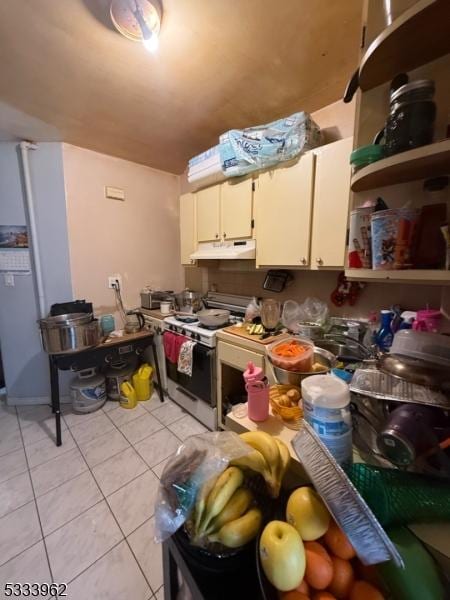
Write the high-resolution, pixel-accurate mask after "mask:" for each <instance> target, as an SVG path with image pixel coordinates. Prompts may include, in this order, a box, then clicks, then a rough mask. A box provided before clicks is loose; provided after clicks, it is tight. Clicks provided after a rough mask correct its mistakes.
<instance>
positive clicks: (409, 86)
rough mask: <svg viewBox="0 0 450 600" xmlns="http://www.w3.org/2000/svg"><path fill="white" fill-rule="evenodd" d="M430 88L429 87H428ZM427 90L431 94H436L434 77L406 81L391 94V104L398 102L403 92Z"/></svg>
mask: <svg viewBox="0 0 450 600" xmlns="http://www.w3.org/2000/svg"><path fill="white" fill-rule="evenodd" d="M427 88H428V89H427ZM425 90H427V91H428V93H429V94H430V95H433V94H434V81H433V80H432V79H417V80H416V81H411V83H405V85H402V86H401V87H399V88H398V89H396V90H395V91H394V92H392V94H391V104H393V103H394V102H398V101H399V99H400V98H401V96H403V94H409V93H410V92H418V91H425Z"/></svg>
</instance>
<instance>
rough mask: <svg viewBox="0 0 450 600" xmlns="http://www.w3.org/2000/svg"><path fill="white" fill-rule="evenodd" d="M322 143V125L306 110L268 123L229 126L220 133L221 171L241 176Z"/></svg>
mask: <svg viewBox="0 0 450 600" xmlns="http://www.w3.org/2000/svg"><path fill="white" fill-rule="evenodd" d="M320 143H321V134H320V129H319V127H318V125H317V124H316V123H315V122H314V121H313V119H312V118H311V116H310V115H309V114H308V113H306V112H298V113H294V114H293V115H290V116H289V117H285V118H283V119H278V120H277V121H272V123H267V124H265V125H258V126H256V127H247V128H246V129H230V131H227V132H226V133H223V134H222V135H221V136H220V143H219V152H220V160H221V165H222V171H223V172H224V173H225V175H226V177H239V176H240V175H246V174H247V173H251V172H253V171H257V170H259V169H266V168H268V167H271V166H274V165H276V164H278V163H280V162H283V161H286V160H291V159H293V158H295V157H296V156H298V155H299V154H301V153H302V152H306V150H310V149H311V148H315V147H316V146H319V145H320Z"/></svg>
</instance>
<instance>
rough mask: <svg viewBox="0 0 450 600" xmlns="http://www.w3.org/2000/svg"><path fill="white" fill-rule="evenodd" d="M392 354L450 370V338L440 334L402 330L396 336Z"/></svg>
mask: <svg viewBox="0 0 450 600" xmlns="http://www.w3.org/2000/svg"><path fill="white" fill-rule="evenodd" d="M391 354H400V355H401V356H409V357H410V358H416V359H419V360H423V361H425V362H427V363H432V364H433V365H436V366H438V367H444V368H447V369H450V337H448V336H445V335H440V334H439V333H428V332H426V331H414V330H412V329H405V330H400V331H398V332H397V333H396V334H395V335H394V340H393V342H392V346H391Z"/></svg>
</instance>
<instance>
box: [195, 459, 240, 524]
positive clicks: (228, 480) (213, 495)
mask: <svg viewBox="0 0 450 600" xmlns="http://www.w3.org/2000/svg"><path fill="white" fill-rule="evenodd" d="M243 481H244V474H243V473H242V471H241V470H240V469H238V467H228V469H225V471H224V472H223V473H222V474H221V475H220V476H219V478H218V479H217V481H216V483H215V485H214V487H213V489H212V490H211V492H210V493H209V496H208V499H207V501H206V507H205V511H204V516H203V519H202V523H201V526H200V531H205V530H206V529H207V528H208V526H209V524H210V523H211V521H212V519H214V517H216V516H217V515H218V514H219V513H220V512H221V511H222V510H223V509H224V508H225V505H226V504H227V502H228V500H229V499H230V498H231V496H232V495H233V494H234V492H235V491H236V490H237V488H238V487H240V486H241V485H242V482H243Z"/></svg>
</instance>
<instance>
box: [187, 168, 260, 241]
mask: <svg viewBox="0 0 450 600" xmlns="http://www.w3.org/2000/svg"><path fill="white" fill-rule="evenodd" d="M196 196H197V241H198V242H212V241H215V240H218V239H222V240H225V239H227V240H236V239H243V238H251V237H252V231H253V230H252V205H253V191H252V180H251V179H246V180H244V181H240V182H239V183H234V182H229V181H226V182H225V183H222V184H220V185H214V186H212V187H209V188H206V189H203V190H199V191H198V192H197V193H196Z"/></svg>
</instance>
